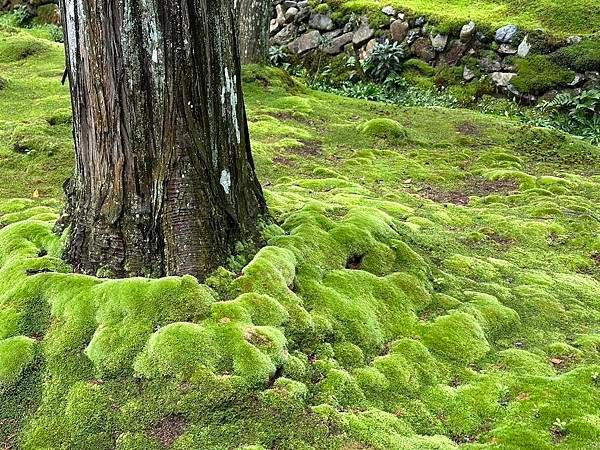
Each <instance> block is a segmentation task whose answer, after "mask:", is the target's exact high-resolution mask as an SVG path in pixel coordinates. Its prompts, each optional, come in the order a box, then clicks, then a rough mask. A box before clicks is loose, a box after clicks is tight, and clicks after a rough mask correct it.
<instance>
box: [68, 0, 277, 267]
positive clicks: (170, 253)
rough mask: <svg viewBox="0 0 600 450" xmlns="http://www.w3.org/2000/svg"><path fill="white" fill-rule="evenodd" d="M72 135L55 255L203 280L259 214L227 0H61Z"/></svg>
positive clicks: (252, 232) (84, 263)
mask: <svg viewBox="0 0 600 450" xmlns="http://www.w3.org/2000/svg"><path fill="white" fill-rule="evenodd" d="M61 13H62V14H61V15H62V18H63V19H62V20H63V27H64V30H65V45H66V49H67V60H68V69H69V79H70V85H71V98H72V104H73V127H74V138H75V152H76V165H75V175H74V177H73V179H72V180H71V181H70V182H69V183H68V185H67V186H66V189H65V190H66V193H67V206H66V209H65V223H66V224H67V225H68V226H70V238H69V243H68V246H67V249H66V254H65V258H66V259H67V261H69V262H70V263H71V264H72V265H73V266H74V268H75V270H77V271H79V272H83V273H93V274H98V273H100V274H106V275H111V276H115V277H125V276H155V277H157V276H163V275H183V274H191V275H195V276H197V277H199V278H204V277H205V276H206V275H207V274H209V273H210V272H211V271H212V270H213V269H214V268H216V267H217V266H218V265H219V264H221V263H223V262H224V261H225V259H226V258H227V257H228V256H229V255H230V254H231V252H232V250H233V247H234V244H235V243H236V242H237V241H245V240H248V239H255V238H257V236H258V231H257V229H258V223H259V221H260V219H261V218H262V217H266V214H267V213H266V206H265V202H264V198H263V194H262V190H261V187H260V184H259V182H258V179H257V177H256V175H255V172H254V163H253V160H252V155H251V153H250V141H249V137H248V131H247V122H246V112H245V108H244V100H243V96H242V90H241V80H240V64H239V58H238V54H237V50H236V48H237V43H236V33H235V31H236V29H235V25H234V18H233V12H232V9H231V6H230V2H229V1H228V0H170V1H165V0H122V1H115V0H61Z"/></svg>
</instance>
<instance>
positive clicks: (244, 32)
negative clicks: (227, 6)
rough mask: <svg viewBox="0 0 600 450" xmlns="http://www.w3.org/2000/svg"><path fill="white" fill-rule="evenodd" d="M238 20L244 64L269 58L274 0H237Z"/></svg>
mask: <svg viewBox="0 0 600 450" xmlns="http://www.w3.org/2000/svg"><path fill="white" fill-rule="evenodd" d="M237 1H238V2H239V3H238V7H237V20H238V33H239V40H240V57H241V60H242V64H266V63H267V62H268V60H269V24H270V22H271V14H272V8H273V2H272V0H237Z"/></svg>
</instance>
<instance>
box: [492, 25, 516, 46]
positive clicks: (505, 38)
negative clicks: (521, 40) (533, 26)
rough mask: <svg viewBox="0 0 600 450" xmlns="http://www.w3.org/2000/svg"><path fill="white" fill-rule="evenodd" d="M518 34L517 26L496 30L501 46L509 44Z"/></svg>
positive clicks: (507, 26)
mask: <svg viewBox="0 0 600 450" xmlns="http://www.w3.org/2000/svg"><path fill="white" fill-rule="evenodd" d="M518 32H519V29H518V28H517V27H516V25H506V26H504V27H502V28H498V30H496V41H497V42H499V43H501V44H508V43H509V42H510V41H512V40H513V39H514V38H515V36H516V35H517V33H518Z"/></svg>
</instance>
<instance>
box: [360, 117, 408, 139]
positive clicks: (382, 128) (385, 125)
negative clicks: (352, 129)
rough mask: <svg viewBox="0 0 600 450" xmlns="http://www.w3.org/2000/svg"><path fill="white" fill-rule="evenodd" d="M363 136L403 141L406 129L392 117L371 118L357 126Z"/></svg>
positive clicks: (406, 135)
mask: <svg viewBox="0 0 600 450" xmlns="http://www.w3.org/2000/svg"><path fill="white" fill-rule="evenodd" d="M357 130H358V131H359V132H361V133H362V134H364V135H365V136H372V137H376V138H380V139H389V140H391V141H403V140H405V139H406V138H407V137H408V133H407V131H406V129H405V128H404V127H403V126H402V125H400V124H399V123H398V122H397V121H395V120H393V119H371V120H369V121H367V122H365V123H362V124H360V125H358V126H357Z"/></svg>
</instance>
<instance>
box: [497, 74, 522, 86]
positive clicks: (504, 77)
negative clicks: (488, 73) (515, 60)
mask: <svg viewBox="0 0 600 450" xmlns="http://www.w3.org/2000/svg"><path fill="white" fill-rule="evenodd" d="M516 76H517V74H516V73H508V72H494V73H492V81H493V82H494V84H495V85H496V86H499V87H507V86H509V85H510V82H511V81H512V79H513V78H514V77H516Z"/></svg>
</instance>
